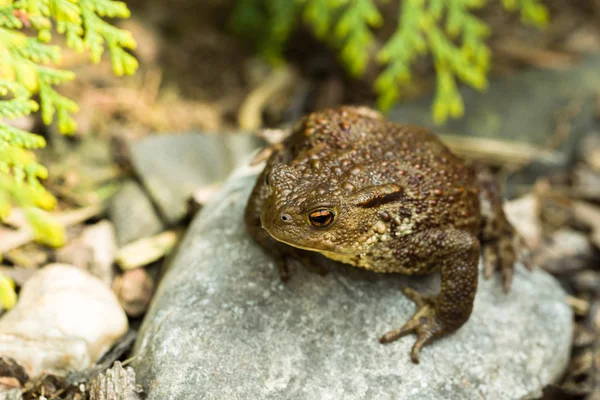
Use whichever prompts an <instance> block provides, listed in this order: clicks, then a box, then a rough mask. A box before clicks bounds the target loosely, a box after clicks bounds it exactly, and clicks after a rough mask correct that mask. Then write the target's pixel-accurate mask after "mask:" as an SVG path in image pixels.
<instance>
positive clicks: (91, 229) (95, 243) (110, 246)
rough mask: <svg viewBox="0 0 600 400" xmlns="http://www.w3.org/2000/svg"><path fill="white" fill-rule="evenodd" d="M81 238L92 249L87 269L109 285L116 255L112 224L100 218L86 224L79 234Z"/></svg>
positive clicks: (112, 275) (115, 239) (115, 240)
mask: <svg viewBox="0 0 600 400" xmlns="http://www.w3.org/2000/svg"><path fill="white" fill-rule="evenodd" d="M81 240H82V242H83V245H84V246H85V247H87V248H89V249H91V251H92V260H91V263H90V265H89V266H88V269H89V271H90V272H91V273H92V275H94V276H96V277H98V278H100V279H101V280H102V281H103V282H104V283H106V284H107V285H108V286H110V285H111V284H112V281H113V277H114V270H113V264H114V262H115V258H116V256H117V238H116V234H115V228H114V226H113V224H112V223H111V222H110V221H108V220H102V221H100V222H98V223H96V224H94V225H91V226H88V227H86V228H85V229H84V231H83V233H82V234H81Z"/></svg>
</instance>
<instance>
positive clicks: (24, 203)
mask: <svg viewBox="0 0 600 400" xmlns="http://www.w3.org/2000/svg"><path fill="white" fill-rule="evenodd" d="M129 15H130V14H129V10H128V8H127V6H126V5H125V3H123V2H119V1H112V0H21V1H9V0H4V1H2V0H0V95H1V96H2V98H3V99H2V100H0V117H1V118H2V120H3V121H6V118H8V119H12V118H17V117H21V116H25V115H28V114H30V113H32V112H36V111H38V109H39V110H40V111H41V113H42V120H43V121H44V123H45V124H51V123H52V122H53V120H54V119H55V118H56V121H57V123H58V128H59V130H60V131H61V132H63V133H72V132H73V131H74V130H75V129H76V124H75V120H74V119H73V117H72V114H73V113H75V112H77V109H78V107H77V104H76V103H75V102H74V101H73V100H71V99H68V98H67V97H65V96H62V95H61V94H59V93H58V92H57V91H56V89H55V88H54V87H55V86H56V85H60V84H61V83H63V82H66V81H69V80H72V79H74V78H75V74H74V73H73V72H71V71H67V70H63V69H59V68H57V67H56V66H57V65H59V64H60V60H61V49H60V47H58V46H54V45H51V44H49V42H50V41H51V40H52V32H53V29H54V30H55V32H57V33H58V34H60V35H64V36H65V38H66V43H67V46H69V47H71V48H73V49H75V50H76V51H78V52H83V51H88V52H89V54H90V57H91V60H92V62H96V63H97V62H99V61H100V59H101V57H102V54H103V52H104V48H105V47H108V50H109V53H110V56H111V61H112V66H113V71H114V73H115V74H116V75H131V74H133V73H134V72H135V71H136V69H137V67H138V63H137V60H136V59H135V58H134V57H133V56H132V55H131V54H129V53H128V52H127V51H126V49H133V48H135V44H136V43H135V40H134V39H133V37H132V36H131V34H130V33H129V32H127V31H125V30H122V29H118V28H116V27H114V26H112V25H110V24H109V23H107V22H106V21H104V20H103V19H102V17H110V18H128V17H129ZM31 32H33V33H34V34H35V36H32V35H31V34H27V33H31ZM35 95H38V96H39V104H38V102H36V101H35V100H33V96H35ZM44 146H45V141H44V139H43V138H42V137H40V136H38V135H34V134H32V133H30V132H26V131H23V130H20V129H17V128H14V127H12V126H10V125H8V124H6V123H3V122H0V219H4V218H6V217H7V216H8V214H9V213H10V207H11V205H14V204H17V205H18V206H20V207H23V208H24V210H25V212H26V215H27V216H28V217H29V219H30V222H31V225H32V227H33V228H34V231H35V233H36V238H37V239H38V240H39V241H41V242H43V243H46V244H48V245H53V246H60V245H61V244H62V243H63V242H64V236H63V233H62V229H60V228H59V227H58V226H56V225H55V224H54V223H52V221H51V220H50V219H49V218H48V217H47V216H46V215H45V214H44V213H43V212H42V211H41V209H51V208H53V207H54V205H55V203H56V200H55V199H54V197H53V196H52V195H51V194H50V193H48V192H47V191H46V190H45V189H44V187H43V186H42V185H41V184H40V182H39V179H44V178H46V176H47V174H48V172H47V170H46V168H44V166H42V165H40V164H39V163H37V162H36V159H35V156H34V154H33V153H32V151H31V150H33V149H36V148H40V147H44Z"/></svg>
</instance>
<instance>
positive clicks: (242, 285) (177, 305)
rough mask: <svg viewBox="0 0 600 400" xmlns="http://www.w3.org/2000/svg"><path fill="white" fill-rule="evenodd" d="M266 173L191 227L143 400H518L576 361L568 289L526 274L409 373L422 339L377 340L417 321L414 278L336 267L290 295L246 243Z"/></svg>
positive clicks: (240, 184)
mask: <svg viewBox="0 0 600 400" xmlns="http://www.w3.org/2000/svg"><path fill="white" fill-rule="evenodd" d="M256 172H257V171H256V170H254V171H252V170H250V169H249V168H241V169H238V170H237V171H236V172H235V173H234V175H233V176H232V178H231V179H230V180H228V182H227V183H226V184H225V186H224V188H223V190H222V191H221V192H220V193H219V194H217V195H216V196H215V198H214V199H213V201H211V203H209V204H208V205H207V206H206V207H205V208H204V209H203V210H202V211H201V212H200V213H199V215H197V217H196V218H195V220H194V222H193V223H192V225H191V227H190V228H189V231H188V233H187V235H186V237H185V239H184V241H183V243H182V244H181V247H180V251H179V253H178V254H177V255H176V256H175V257H174V259H173V261H172V264H171V265H170V268H169V270H168V271H167V272H166V275H165V276H164V278H163V280H162V282H161V284H160V286H159V288H158V290H157V293H156V296H155V298H154V299H153V304H152V305H151V309H150V311H149V312H148V314H147V316H146V319H145V321H144V323H143V325H142V328H141V331H140V335H139V337H138V341H137V343H136V349H135V352H136V354H137V358H136V359H135V365H134V368H135V370H136V372H137V374H138V382H141V383H142V384H143V385H144V388H145V389H146V391H147V392H149V397H148V399H151V400H152V399H224V398H226V399H231V400H234V399H311V400H312V399H336V400H337V399H345V400H347V399H461V400H462V399H481V398H485V399H489V400H494V399H502V400H507V399H522V398H533V397H535V396H537V395H539V394H540V393H541V389H542V388H543V387H544V385H547V384H548V383H550V382H553V381H555V380H556V379H557V378H558V377H559V376H560V375H561V373H562V372H563V370H564V368H565V366H566V365H567V362H568V359H569V351H570V343H571V324H572V322H571V318H572V313H571V310H570V308H569V307H568V306H567V304H566V296H565V293H564V291H563V290H562V289H561V287H560V286H559V284H558V283H557V282H556V281H555V280H554V279H553V278H552V277H551V276H550V275H548V274H547V273H545V272H542V271H535V272H526V271H525V270H524V269H523V268H522V267H521V266H519V267H518V269H517V272H516V276H515V280H514V284H513V290H512V292H511V293H510V294H509V295H504V294H503V293H502V289H501V286H500V284H499V279H493V280H490V281H485V280H481V281H480V289H479V292H478V294H477V298H476V303H475V308H474V312H473V315H472V317H471V319H470V320H469V322H468V323H467V324H466V325H465V326H464V327H463V328H462V329H460V330H459V331H458V332H457V333H455V334H453V335H452V336H449V337H447V338H445V339H442V340H439V341H437V342H435V343H434V344H432V345H430V346H428V347H426V348H425V349H424V350H423V353H422V355H421V363H420V364H419V365H415V364H413V363H411V361H410V358H409V351H410V348H411V346H412V344H413V342H414V337H407V338H402V339H400V340H399V341H396V342H394V343H392V344H388V345H381V344H379V342H378V338H379V336H380V335H381V334H382V333H384V332H385V331H387V330H389V329H391V328H396V327H398V326H399V325H401V324H402V323H403V322H405V321H406V320H407V319H408V318H409V317H410V316H411V315H412V313H413V312H414V305H413V303H411V302H410V301H408V300H407V299H406V298H404V297H403V295H402V294H401V292H400V288H401V287H403V286H405V285H410V286H411V287H414V288H416V289H418V290H419V289H421V290H424V291H426V292H435V291H437V290H438V288H439V286H438V285H439V277H436V276H433V277H426V278H410V277H405V276H399V275H397V276H393V275H382V274H374V273H370V272H368V271H363V270H360V269H358V268H353V267H349V266H344V265H339V264H336V265H330V266H329V267H328V268H329V270H330V271H329V273H328V274H327V275H325V276H320V275H318V274H316V273H314V272H310V271H309V270H308V269H307V268H303V267H300V266H297V267H296V268H295V269H294V270H293V271H292V273H293V276H292V278H291V280H290V281H288V282H287V283H285V284H284V283H282V282H281V281H280V280H279V277H278V274H277V271H276V268H275V266H274V264H273V262H272V260H271V259H270V258H269V257H268V256H266V255H265V254H264V253H263V252H262V251H261V250H260V248H259V247H258V246H257V245H256V244H255V243H254V242H253V241H252V239H251V238H250V237H249V236H248V235H247V234H246V232H245V229H244V228H243V222H242V213H243V209H244V205H245V202H246V199H247V197H248V195H249V191H250V189H251V186H252V185H253V183H254V180H255V176H254V175H253V174H254V173H256Z"/></svg>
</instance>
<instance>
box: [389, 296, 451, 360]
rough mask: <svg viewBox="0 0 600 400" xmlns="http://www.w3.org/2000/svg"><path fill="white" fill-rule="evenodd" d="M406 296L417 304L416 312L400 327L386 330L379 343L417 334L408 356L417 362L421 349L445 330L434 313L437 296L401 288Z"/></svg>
mask: <svg viewBox="0 0 600 400" xmlns="http://www.w3.org/2000/svg"><path fill="white" fill-rule="evenodd" d="M403 292H404V294H405V295H406V297H408V298H409V299H411V300H412V301H414V302H415V304H416V305H417V312H415V314H414V315H413V317H412V318H411V319H410V320H409V321H408V322H407V323H406V324H404V325H403V326H402V327H400V328H398V329H394V330H392V331H389V332H387V333H386V334H385V335H383V336H382V337H381V338H380V339H379V342H380V343H389V342H393V341H394V340H396V339H398V338H400V337H402V336H405V335H408V334H409V333H416V334H417V341H416V342H415V344H414V345H413V347H412V350H411V352H410V358H411V360H412V361H413V362H414V363H415V364H418V363H419V355H420V353H421V349H422V348H423V346H425V345H426V344H427V343H429V342H431V341H432V340H433V339H435V338H437V337H439V336H442V335H443V334H444V333H445V331H444V329H443V326H442V323H441V321H440V320H439V318H438V316H437V314H436V311H435V310H436V302H437V296H423V295H421V294H420V293H419V292H417V291H415V290H413V289H410V288H405V289H404V290H403Z"/></svg>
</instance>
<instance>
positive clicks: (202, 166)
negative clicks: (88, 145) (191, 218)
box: [130, 133, 259, 225]
mask: <svg viewBox="0 0 600 400" xmlns="http://www.w3.org/2000/svg"><path fill="white" fill-rule="evenodd" d="M258 145H259V141H258V139H256V138H255V137H253V136H251V135H247V134H236V135H233V134H229V135H223V134H220V135H214V134H212V135H211V134H200V133H188V134H183V135H167V134H164V135H153V136H149V137H145V138H143V139H142V140H138V141H136V142H134V143H132V144H131V146H130V154H131V161H132V164H133V166H134V168H135V170H136V172H137V174H138V176H140V178H141V180H142V183H143V184H144V186H145V187H146V189H147V190H148V193H149V194H150V196H152V199H153V201H154V203H155V204H156V205H157V207H158V209H159V211H160V214H161V216H162V217H163V218H164V219H165V221H166V222H167V223H168V224H170V225H174V224H176V223H177V222H179V221H180V220H181V219H183V218H184V217H185V215H186V214H187V204H188V200H189V199H190V197H191V196H192V194H193V193H194V190H196V189H197V188H200V187H206V186H207V185H210V184H213V183H216V182H219V181H221V180H223V179H225V178H226V177H227V175H229V173H230V172H231V170H232V169H233V168H234V167H235V166H236V165H237V163H238V160H239V159H240V158H242V157H244V156H245V155H247V154H249V153H250V152H252V151H253V150H255V149H256V148H257V147H258Z"/></svg>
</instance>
